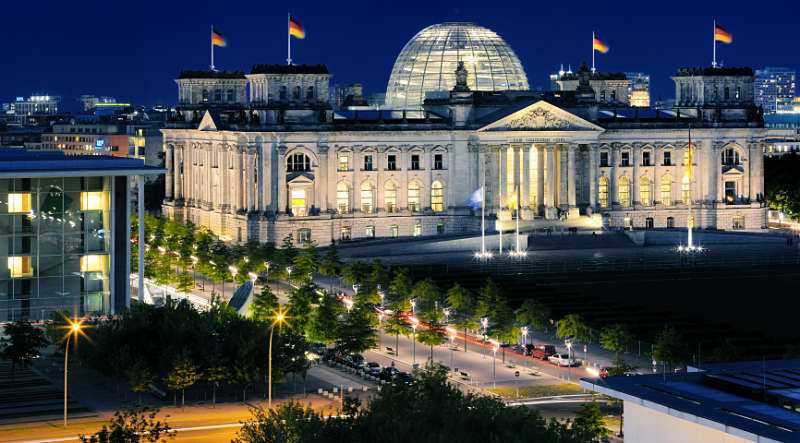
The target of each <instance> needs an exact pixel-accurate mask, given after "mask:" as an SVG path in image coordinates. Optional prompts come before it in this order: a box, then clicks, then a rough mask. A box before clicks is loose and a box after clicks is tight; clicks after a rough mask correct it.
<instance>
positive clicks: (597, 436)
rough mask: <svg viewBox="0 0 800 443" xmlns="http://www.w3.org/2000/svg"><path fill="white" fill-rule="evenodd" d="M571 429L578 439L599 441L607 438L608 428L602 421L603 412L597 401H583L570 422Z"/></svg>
mask: <svg viewBox="0 0 800 443" xmlns="http://www.w3.org/2000/svg"><path fill="white" fill-rule="evenodd" d="M572 430H573V432H574V433H575V434H577V435H576V437H577V438H578V439H579V441H583V442H587V443H595V442H596V443H601V442H607V441H609V440H608V434H609V431H608V428H606V425H605V422H604V421H603V412H602V411H601V410H600V405H599V404H597V402H591V403H584V404H583V406H582V407H581V410H580V411H579V412H578V415H577V417H575V421H574V422H573V423H572Z"/></svg>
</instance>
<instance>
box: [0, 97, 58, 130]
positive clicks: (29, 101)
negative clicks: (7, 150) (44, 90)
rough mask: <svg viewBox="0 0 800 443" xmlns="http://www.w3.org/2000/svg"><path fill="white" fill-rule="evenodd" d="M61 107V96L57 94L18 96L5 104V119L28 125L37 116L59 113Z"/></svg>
mask: <svg viewBox="0 0 800 443" xmlns="http://www.w3.org/2000/svg"><path fill="white" fill-rule="evenodd" d="M60 107H61V97H59V96H55V95H31V96H30V97H28V98H25V97H17V98H16V99H15V100H14V101H12V102H8V103H5V104H3V110H4V112H5V115H4V116H3V117H4V119H5V120H6V121H7V122H9V123H13V124H17V125H27V124H29V123H31V121H32V120H35V117H41V116H53V115H57V114H58V113H59V111H60Z"/></svg>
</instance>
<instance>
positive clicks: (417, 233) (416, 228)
mask: <svg viewBox="0 0 800 443" xmlns="http://www.w3.org/2000/svg"><path fill="white" fill-rule="evenodd" d="M420 235H422V223H420V222H417V223H416V224H415V225H414V237H419V236H420Z"/></svg>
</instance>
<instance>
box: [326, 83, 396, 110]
mask: <svg viewBox="0 0 800 443" xmlns="http://www.w3.org/2000/svg"><path fill="white" fill-rule="evenodd" d="M383 97H384V99H385V98H386V94H384V96H383ZM333 103H334V109H347V108H348V107H351V106H367V105H368V104H369V103H367V101H366V100H365V99H364V87H363V86H362V85H361V83H353V84H350V85H334V86H333Z"/></svg>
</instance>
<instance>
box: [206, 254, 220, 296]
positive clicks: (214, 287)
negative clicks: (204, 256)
mask: <svg viewBox="0 0 800 443" xmlns="http://www.w3.org/2000/svg"><path fill="white" fill-rule="evenodd" d="M208 264H210V265H211V266H214V267H216V266H217V264H216V263H214V260H209V261H208ZM223 281H224V280H223ZM216 289H217V284H216V283H215V282H214V279H213V278H212V279H211V292H214V291H215V290H216Z"/></svg>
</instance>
